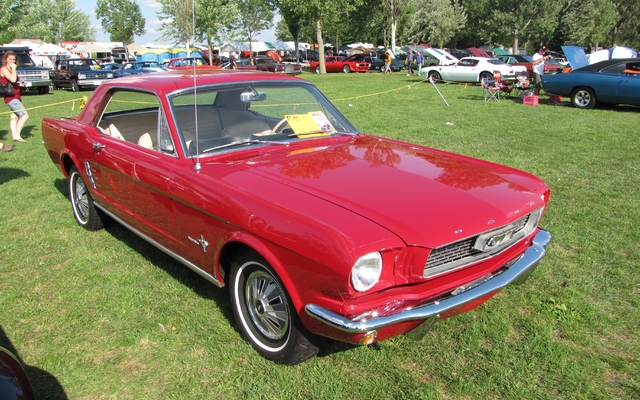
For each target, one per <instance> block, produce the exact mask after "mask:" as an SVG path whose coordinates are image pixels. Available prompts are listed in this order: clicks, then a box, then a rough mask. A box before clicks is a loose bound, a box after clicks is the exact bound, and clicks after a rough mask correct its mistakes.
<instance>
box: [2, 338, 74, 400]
mask: <svg viewBox="0 0 640 400" xmlns="http://www.w3.org/2000/svg"><path fill="white" fill-rule="evenodd" d="M0 346H2V347H4V348H5V349H7V350H9V351H10V352H11V353H13V355H14V356H16V358H17V359H18V361H19V362H20V364H22V366H23V369H24V371H25V373H26V374H27V377H28V378H29V382H30V383H31V388H32V389H33V392H34V395H35V398H37V399H44V398H47V399H67V398H68V397H67V394H66V393H65V391H64V388H63V387H62V385H60V382H59V381H58V379H57V378H56V377H55V376H53V375H51V374H50V373H48V372H47V371H45V370H43V369H40V368H37V367H32V366H29V365H26V364H25V363H24V362H23V361H22V358H21V357H20V355H19V354H18V352H17V350H16V349H15V347H13V344H12V343H11V341H10V340H9V338H8V337H7V335H6V333H5V332H4V329H2V326H0ZM3 387H5V386H3ZM5 388H6V387H5ZM1 394H2V393H0V395H1ZM5 394H7V393H5Z"/></svg>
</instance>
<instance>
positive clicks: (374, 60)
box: [344, 53, 384, 71]
mask: <svg viewBox="0 0 640 400" xmlns="http://www.w3.org/2000/svg"><path fill="white" fill-rule="evenodd" d="M344 60H349V61H355V62H359V61H361V62H367V63H369V64H370V67H369V71H384V60H383V59H381V58H379V57H372V56H371V55H369V54H363V53H359V54H352V55H350V56H347V57H345V58H344Z"/></svg>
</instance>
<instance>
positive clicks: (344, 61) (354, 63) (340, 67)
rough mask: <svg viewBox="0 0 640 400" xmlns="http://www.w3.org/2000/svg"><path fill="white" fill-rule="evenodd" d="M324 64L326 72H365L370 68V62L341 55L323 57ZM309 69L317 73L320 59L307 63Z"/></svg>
mask: <svg viewBox="0 0 640 400" xmlns="http://www.w3.org/2000/svg"><path fill="white" fill-rule="evenodd" d="M324 64H325V67H326V68H327V72H344V73H345V74H348V73H349V72H367V71H369V68H371V63H370V62H366V61H363V60H356V59H353V58H349V57H346V58H345V57H342V56H329V57H325V58H324ZM309 69H310V70H311V71H316V74H319V73H320V61H312V62H311V64H309Z"/></svg>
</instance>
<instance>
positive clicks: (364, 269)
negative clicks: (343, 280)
mask: <svg viewBox="0 0 640 400" xmlns="http://www.w3.org/2000/svg"><path fill="white" fill-rule="evenodd" d="M381 273H382V256H381V255H380V253H378V252H375V253H369V254H367V255H364V256H362V257H360V258H358V261H356V263H355V264H353V268H351V285H352V286H353V288H354V289H355V290H357V291H358V292H364V291H367V290H369V289H371V288H372V287H373V286H374V285H375V284H376V283H378V279H380V274H381Z"/></svg>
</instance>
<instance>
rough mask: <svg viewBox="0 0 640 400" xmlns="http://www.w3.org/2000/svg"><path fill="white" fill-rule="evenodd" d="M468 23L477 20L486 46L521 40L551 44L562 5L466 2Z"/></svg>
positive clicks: (535, 0) (548, 0)
mask: <svg viewBox="0 0 640 400" xmlns="http://www.w3.org/2000/svg"><path fill="white" fill-rule="evenodd" d="M461 3H462V5H463V6H464V8H465V10H466V11H467V17H468V20H470V21H473V25H474V26H475V29H476V30H477V31H478V35H479V36H480V38H481V39H482V40H484V42H485V43H488V44H498V43H508V42H509V41H511V42H512V43H513V49H514V52H517V51H518V48H519V42H520V39H521V38H527V39H532V40H536V41H537V42H538V44H539V43H540V42H544V43H546V42H548V41H549V40H551V37H552V36H553V32H554V30H555V28H556V25H557V21H558V14H559V12H560V9H561V7H562V2H558V1H555V0H463V1H461Z"/></svg>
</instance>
